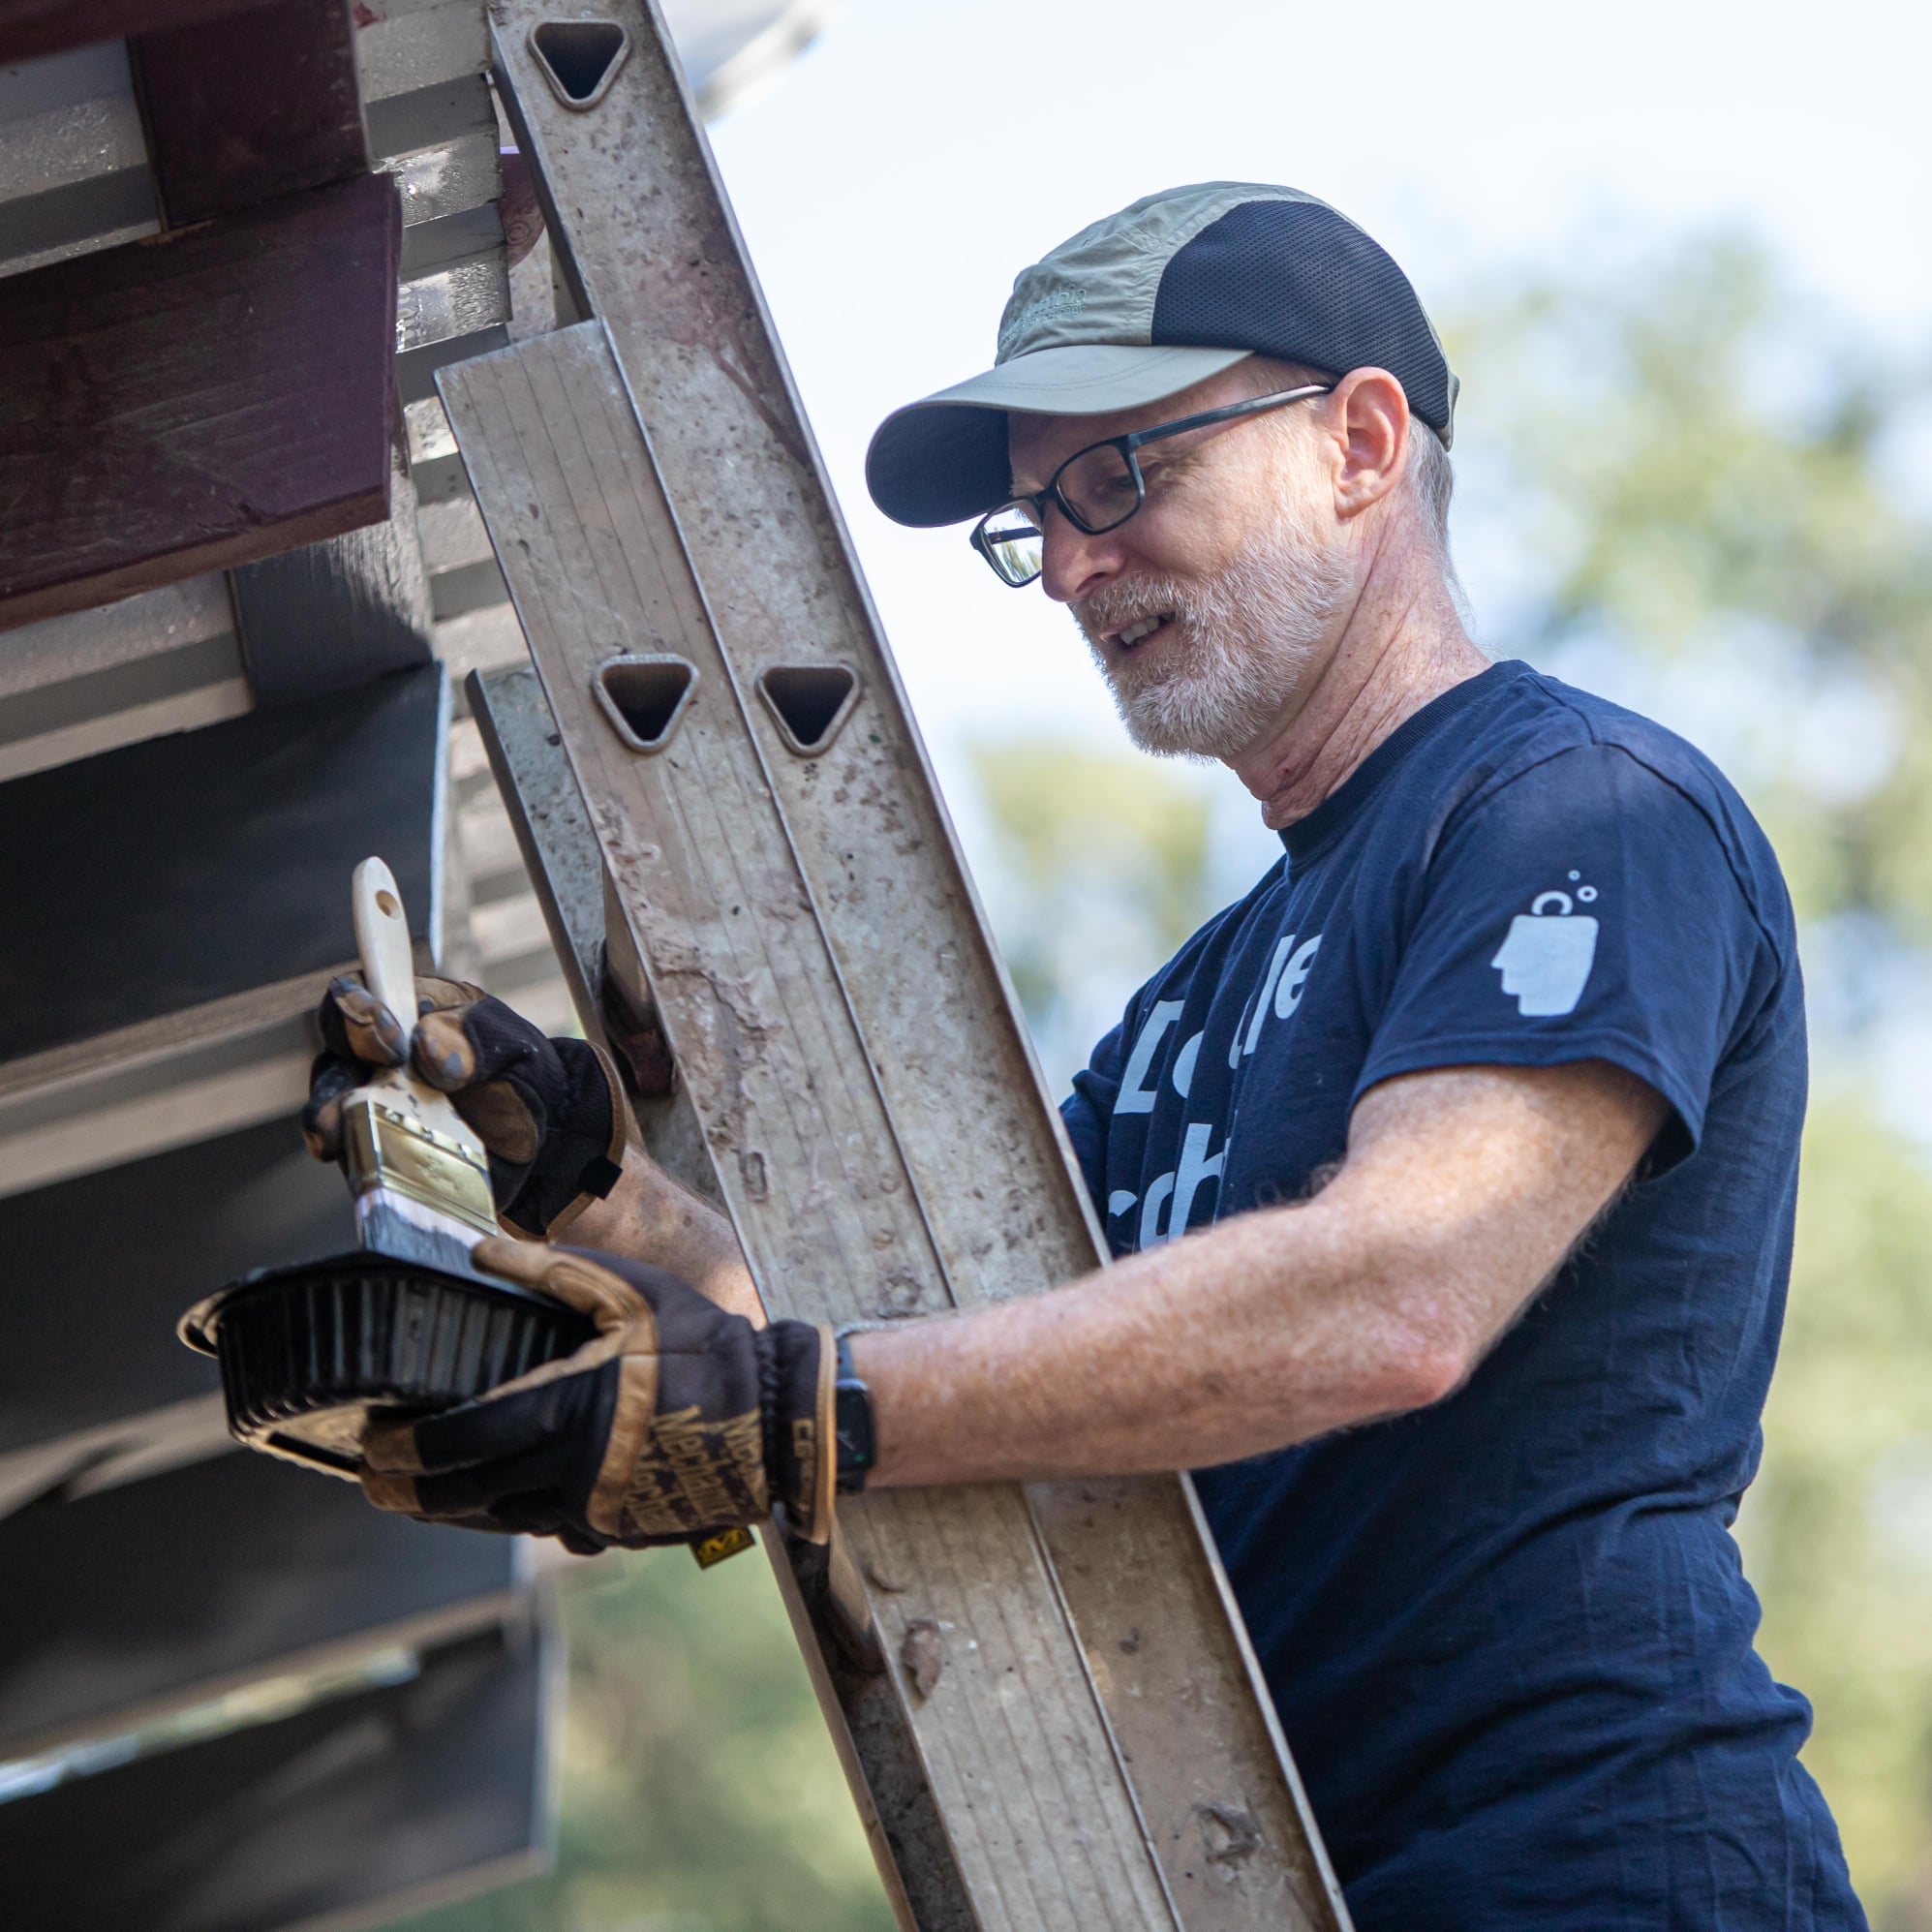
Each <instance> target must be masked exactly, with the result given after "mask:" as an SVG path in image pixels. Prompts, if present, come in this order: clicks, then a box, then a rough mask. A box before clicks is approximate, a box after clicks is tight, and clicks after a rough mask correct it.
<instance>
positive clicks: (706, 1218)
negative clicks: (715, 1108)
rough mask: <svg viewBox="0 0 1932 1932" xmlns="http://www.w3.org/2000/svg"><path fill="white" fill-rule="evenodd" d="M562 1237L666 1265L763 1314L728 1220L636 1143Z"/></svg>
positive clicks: (750, 1314)
mask: <svg viewBox="0 0 1932 1932" xmlns="http://www.w3.org/2000/svg"><path fill="white" fill-rule="evenodd" d="M562 1239H563V1241H564V1242H567V1244H568V1245H570V1246H573V1247H594V1248H601V1249H602V1250H603V1251H604V1252H605V1253H607V1254H617V1255H623V1256H625V1257H626V1258H627V1259H629V1260H632V1261H648V1262H651V1263H653V1264H654V1265H655V1266H657V1267H659V1268H665V1269H668V1270H669V1271H670V1272H671V1273H673V1274H678V1275H682V1276H683V1277H684V1279H685V1280H687V1281H689V1282H690V1284H691V1286H692V1287H693V1288H695V1289H697V1290H698V1291H699V1293H700V1294H702V1295H704V1296H706V1297H707V1298H708V1299H709V1300H711V1301H713V1302H716V1303H718V1305H719V1306H720V1307H721V1308H729V1309H730V1310H731V1311H732V1312H733V1313H734V1314H739V1315H744V1316H746V1317H747V1318H748V1319H750V1320H751V1321H753V1322H756V1323H758V1324H760V1325H761V1326H762V1325H763V1322H764V1319H765V1311H764V1309H763V1307H762V1306H761V1305H760V1303H759V1301H758V1293H757V1290H756V1289H755V1288H754V1287H753V1286H752V1285H751V1270H750V1269H748V1268H747V1267H746V1266H745V1257H744V1254H743V1252H742V1251H741V1250H740V1248H739V1246H738V1237H737V1236H736V1235H735V1234H734V1233H733V1232H732V1228H731V1223H730V1222H729V1221H728V1220H726V1219H725V1218H724V1216H723V1215H722V1214H721V1213H720V1212H719V1211H717V1209H715V1208H714V1207H712V1206H711V1204H710V1203H709V1202H708V1201H702V1200H700V1199H699V1198H698V1197H697V1196H696V1195H695V1194H693V1193H692V1192H691V1191H690V1189H689V1188H688V1187H684V1186H682V1185H680V1184H679V1183H678V1182H677V1181H673V1180H672V1179H671V1177H670V1176H669V1175H668V1174H666V1173H665V1172H664V1170H663V1169H662V1168H660V1167H659V1166H658V1165H657V1163H656V1162H654V1161H652V1160H650V1159H648V1158H647V1157H646V1156H644V1155H642V1154H640V1153H639V1152H638V1151H637V1150H636V1149H635V1148H629V1149H627V1150H626V1151H625V1156H624V1173H623V1175H622V1177H621V1178H620V1179H619V1181H618V1183H617V1185H616V1186H615V1187H613V1188H612V1189H611V1191H610V1194H609V1196H608V1197H607V1198H606V1199H604V1200H602V1201H593V1202H592V1203H591V1205H590V1206H589V1207H588V1208H586V1209H585V1210H584V1211H583V1212H582V1213H581V1214H579V1215H578V1216H577V1218H576V1220H575V1221H573V1222H572V1223H571V1224H570V1226H569V1227H568V1228H567V1229H566V1230H565V1231H564V1234H563V1236H562Z"/></svg>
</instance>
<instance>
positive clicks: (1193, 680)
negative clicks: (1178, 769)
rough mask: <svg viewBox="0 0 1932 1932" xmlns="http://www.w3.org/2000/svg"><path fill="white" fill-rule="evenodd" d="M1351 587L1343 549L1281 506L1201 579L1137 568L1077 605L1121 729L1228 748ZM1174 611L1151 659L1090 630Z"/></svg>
mask: <svg viewBox="0 0 1932 1932" xmlns="http://www.w3.org/2000/svg"><path fill="white" fill-rule="evenodd" d="M1353 588H1354V574H1353V571H1352V569H1351V567H1350V565H1349V560H1348V557H1347V555H1346V554H1345V553H1344V551H1343V550H1342V549H1341V548H1340V547H1339V546H1338V545H1335V544H1334V543H1333V542H1331V541H1328V540H1325V534H1324V533H1323V532H1322V531H1321V530H1319V529H1318V527H1317V526H1316V523H1315V520H1314V517H1313V516H1312V515H1311V514H1308V513H1306V512H1300V513H1298V512H1294V511H1288V510H1285V509H1284V511H1283V513H1282V515H1281V516H1280V518H1279V519H1278V520H1277V521H1276V522H1275V523H1274V525H1273V528H1272V529H1271V530H1270V531H1269V533H1268V535H1267V537H1265V538H1264V539H1262V540H1261V541H1259V542H1257V543H1255V544H1253V545H1251V546H1250V547H1249V548H1248V549H1247V550H1246V551H1244V552H1243V553H1242V555H1241V556H1240V557H1238V558H1237V559H1236V560H1235V561H1234V562H1233V563H1232V564H1230V565H1229V566H1228V567H1227V568H1226V569H1224V570H1222V571H1221V572H1219V573H1218V574H1217V575H1215V576H1212V577H1208V578H1205V579H1181V578H1175V577H1135V578H1133V579H1131V580H1129V581H1128V582H1125V583H1120V584H1111V585H1109V586H1108V587H1107V588H1106V589H1104V590H1100V591H1096V592H1095V593H1094V594H1093V595H1092V596H1091V597H1089V598H1083V599H1082V601H1081V602H1080V604H1079V605H1078V606H1076V608H1075V611H1074V622H1075V623H1076V624H1078V625H1079V627H1080V629H1081V633H1082V635H1083V636H1085V637H1086V639H1087V642H1088V645H1089V649H1091V651H1092V652H1093V655H1094V658H1095V659H1096V660H1097V661H1098V662H1099V665H1100V668H1101V670H1102V672H1103V673H1104V674H1105V676H1106V678H1107V681H1108V684H1109V685H1110V686H1111V687H1112V689H1113V692H1114V703H1115V705H1116V706H1117V707H1118V708H1119V713H1120V721H1121V722H1122V723H1123V724H1125V725H1126V727H1127V735H1128V737H1130V738H1131V739H1132V740H1133V741H1134V743H1135V744H1136V745H1138V746H1139V747H1140V748H1141V750H1142V751H1151V752H1154V753H1155V754H1156V755H1159V756H1167V757H1196V758H1221V759H1232V758H1234V757H1236V756H1238V755H1239V754H1240V753H1241V752H1242V751H1245V750H1246V749H1247V748H1248V747H1249V746H1250V745H1252V744H1253V743H1254V741H1255V739H1256V738H1258V737H1259V736H1260V735H1261V733H1262V732H1263V731H1264V730H1265V729H1266V728H1267V726H1268V724H1269V722H1270V721H1272V720H1273V717H1274V716H1275V714H1276V713H1277V712H1278V711H1279V710H1280V708H1281V705H1282V703H1283V701H1284V700H1285V699H1286V698H1287V697H1288V696H1289V695H1290V694H1291V693H1292V692H1293V691H1294V690H1295V688H1296V686H1297V685H1299V684H1300V683H1301V682H1302V678H1303V673H1304V672H1305V670H1306V668H1307V665H1308V661H1309V659H1310V658H1311V657H1312V656H1313V655H1314V652H1315V649H1316V647H1317V646H1318V645H1319V644H1320V643H1321V642H1322V640H1323V638H1324V637H1326V636H1327V635H1328V633H1329V630H1330V628H1331V626H1332V625H1333V623H1334V617H1335V614H1336V612H1337V611H1338V610H1339V609H1340V608H1341V606H1342V604H1343V603H1344V601H1345V600H1346V598H1348V596H1349V593H1350V592H1351V591H1352V590H1353ZM1164 610H1165V611H1172V612H1173V613H1174V625H1173V630H1172V634H1169V635H1166V636H1163V637H1162V638H1161V639H1160V642H1159V651H1160V656H1159V658H1158V659H1155V660H1152V661H1150V662H1149V663H1147V664H1142V663H1140V662H1138V661H1137V660H1136V659H1135V657H1134V656H1133V654H1131V653H1129V654H1128V655H1127V656H1126V657H1124V658H1122V659H1120V660H1119V663H1117V664H1114V665H1111V666H1110V665H1109V663H1108V661H1107V659H1106V657H1105V655H1104V654H1103V652H1102V651H1101V648H1100V646H1099V645H1098V643H1096V642H1095V638H1096V636H1097V635H1099V634H1102V633H1104V632H1106V631H1109V630H1113V629H1118V628H1119V626H1120V625H1122V624H1123V623H1131V622H1132V621H1133V620H1134V619H1135V618H1138V617H1143V616H1149V615H1151V614H1153V613H1154V612H1157V611H1164Z"/></svg>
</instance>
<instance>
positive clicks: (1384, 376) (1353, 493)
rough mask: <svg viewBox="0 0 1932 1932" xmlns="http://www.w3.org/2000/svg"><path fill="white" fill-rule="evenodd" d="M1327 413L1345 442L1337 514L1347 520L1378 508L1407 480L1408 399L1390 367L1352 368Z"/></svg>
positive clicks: (1337, 488)
mask: <svg viewBox="0 0 1932 1932" xmlns="http://www.w3.org/2000/svg"><path fill="white" fill-rule="evenodd" d="M1325 414H1327V415H1328V416H1329V419H1330V420H1331V422H1333V423H1334V432H1335V434H1336V435H1337V436H1338V437H1339V439H1340V442H1341V462H1340V465H1339V467H1338V468H1337V470H1336V472H1335V479H1334V487H1335V513H1336V514H1337V515H1338V516H1340V517H1342V518H1344V519H1346V518H1348V517H1352V516H1358V515H1360V514H1361V513H1362V511H1364V510H1365V509H1366V508H1368V506H1370V505H1371V504H1378V503H1380V502H1381V501H1382V499H1383V498H1384V497H1386V496H1387V495H1388V494H1389V493H1390V491H1391V490H1393V489H1394V488H1395V485H1396V484H1397V483H1398V482H1400V481H1401V479H1402V472H1403V470H1404V468H1405V467H1406V466H1407V462H1408V453H1409V399H1408V397H1407V396H1406V395H1405V394H1403V392H1402V385H1401V383H1398V382H1397V381H1396V380H1395V377H1393V376H1392V375H1390V373H1389V372H1388V370H1386V369H1351V370H1350V371H1349V372H1348V374H1347V375H1346V376H1344V377H1343V378H1342V379H1341V381H1340V382H1339V383H1336V384H1335V387H1334V395H1332V396H1331V397H1330V398H1329V406H1328V409H1327V411H1326V412H1325Z"/></svg>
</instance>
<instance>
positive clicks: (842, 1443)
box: [832, 1382, 875, 1487]
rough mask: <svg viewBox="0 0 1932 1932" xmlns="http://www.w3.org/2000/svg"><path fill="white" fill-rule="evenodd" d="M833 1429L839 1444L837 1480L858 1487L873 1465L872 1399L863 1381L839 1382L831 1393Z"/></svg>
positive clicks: (844, 1485) (842, 1483)
mask: <svg viewBox="0 0 1932 1932" xmlns="http://www.w3.org/2000/svg"><path fill="white" fill-rule="evenodd" d="M832 1430H833V1434H834V1435H835V1436H836V1437H837V1438H838V1444H839V1482H840V1484H841V1486H842V1487H858V1485H859V1483H861V1482H863V1480H864V1478H865V1473H866V1471H867V1470H868V1469H870V1468H871V1467H872V1466H873V1461H874V1454H875V1449H874V1439H873V1401H872V1396H871V1395H870V1394H869V1393H868V1391H867V1389H866V1385H865V1384H864V1383H863V1382H841V1383H838V1384H836V1385H835V1387H834V1389H833V1392H832Z"/></svg>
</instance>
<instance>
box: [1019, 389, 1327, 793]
mask: <svg viewBox="0 0 1932 1932" xmlns="http://www.w3.org/2000/svg"><path fill="white" fill-rule="evenodd" d="M1281 386H1283V387H1290V386H1293V384H1292V383H1291V382H1286V381H1284V382H1283V383H1282V384H1281ZM1254 393H1256V390H1255V385H1254V381H1253V378H1252V377H1251V376H1250V375H1248V374H1247V373H1245V371H1244V369H1242V368H1237V369H1233V370H1228V371H1225V372H1223V373H1222V374H1221V375H1219V376H1217V377H1215V378H1213V379H1212V380H1211V381H1210V382H1207V383H1201V384H1199V385H1198V386H1197V387H1195V388H1192V389H1189V390H1186V391H1184V392H1183V393H1181V394H1180V395H1177V396H1170V397H1167V398H1165V399H1164V400H1162V401H1161V402H1158V403H1155V404H1153V405H1151V406H1150V407H1149V408H1146V409H1141V410H1135V411H1131V412H1126V413H1123V414H1119V415H1112V416H1026V415H1014V416H1011V417H1009V418H1008V421H1009V431H1008V447H1009V452H1010V457H1011V462H1012V468H1013V482H1014V486H1015V489H1016V493H1019V494H1030V493H1032V492H1034V491H1037V490H1040V489H1042V488H1044V487H1045V485H1046V483H1047V480H1048V478H1049V477H1051V476H1052V475H1053V474H1054V472H1055V471H1056V470H1057V469H1058V467H1059V465H1060V464H1062V463H1063V462H1065V461H1066V459H1067V458H1068V457H1069V456H1071V455H1073V454H1074V453H1075V452H1076V451H1077V450H1081V449H1085V448H1086V447H1088V446H1089V445H1091V444H1094V443H1099V442H1102V441H1104V440H1105V439H1107V438H1108V437H1113V436H1120V435H1124V434H1126V433H1127V432H1129V431H1131V430H1136V429H1147V428H1151V427H1152V426H1153V425H1155V424H1156V423H1164V422H1173V421H1174V420H1176V419H1177V418H1178V417H1181V416H1184V415H1191V414H1195V413H1197V412H1199V411H1202V410H1210V409H1215V408H1218V407H1219V406H1220V405H1221V404H1223V403H1232V402H1241V401H1243V400H1244V399H1246V398H1247V397H1249V396H1251V395H1253V394H1254ZM1309 407H1310V406H1309V405H1307V404H1295V405H1290V406H1288V407H1287V408H1286V409H1284V410H1281V411H1278V412H1270V413H1268V414H1264V415H1261V416H1258V417H1250V418H1238V419H1237V420H1236V421H1234V422H1232V423H1225V424H1220V425H1217V426H1215V427H1213V428H1211V429H1207V430H1201V431H1196V432H1193V433H1190V434H1188V435H1186V436H1180V437H1172V438H1166V439H1163V440H1162V441H1160V442H1158V443H1152V444H1150V445H1147V446H1146V447H1145V448H1144V449H1142V450H1141V452H1140V462H1141V470H1142V474H1143V475H1144V476H1145V477H1146V479H1147V502H1146V504H1145V505H1144V506H1142V508H1141V510H1140V511H1139V513H1138V514H1136V515H1135V516H1133V517H1131V518H1130V519H1129V520H1128V521H1127V522H1125V523H1123V524H1121V525H1120V526H1119V529H1117V530H1110V531H1108V532H1107V533H1106V534H1105V535H1104V536H1100V537H1089V536H1087V535H1086V534H1085V533H1084V532H1082V531H1079V530H1077V529H1075V528H1074V526H1073V525H1072V524H1070V523H1069V522H1068V521H1067V520H1066V518H1065V517H1064V516H1062V515H1061V514H1060V512H1059V510H1058V508H1057V507H1055V506H1051V505H1050V506H1048V509H1047V517H1046V554H1045V568H1044V571H1043V573H1042V577H1041V583H1042V585H1043V587H1044V588H1045V590H1046V593H1047V595H1048V596H1049V597H1051V598H1055V599H1056V600H1057V601H1058V602H1062V603H1065V604H1066V605H1067V606H1068V607H1069V609H1070V610H1071V611H1072V613H1073V616H1074V620H1075V622H1076V623H1077V624H1078V625H1079V627H1080V629H1081V632H1082V634H1083V635H1084V636H1085V637H1086V639H1087V641H1088V644H1089V646H1090V648H1091V649H1092V652H1093V655H1094V657H1095V659H1097V660H1098V661H1099V664H1100V667H1101V669H1102V671H1103V672H1104V673H1105V674H1106V677H1107V680H1108V682H1109V684H1110V685H1111V686H1112V688H1113V691H1114V699H1115V702H1116V704H1117V705H1118V706H1119V711H1120V716H1121V718H1122V720H1123V721H1124V722H1125V723H1126V726H1127V730H1128V733H1129V735H1130V736H1131V737H1132V738H1133V740H1134V742H1135V743H1136V744H1137V745H1139V746H1140V747H1141V748H1142V749H1143V750H1144V751H1157V752H1169V753H1181V754H1191V755H1194V756H1198V757H1213V758H1222V759H1233V758H1235V757H1236V756H1238V755H1239V754H1240V753H1241V752H1242V751H1244V750H1245V749H1246V748H1247V747H1248V746H1249V745H1251V744H1252V743H1253V742H1254V741H1255V739H1256V738H1257V737H1258V736H1259V735H1260V734H1261V733H1262V732H1263V731H1264V730H1265V729H1266V728H1267V727H1268V726H1269V725H1270V723H1271V722H1272V721H1273V720H1274V719H1275V718H1276V717H1277V716H1278V715H1279V713H1280V710H1281V707H1282V705H1283V703H1284V702H1286V701H1287V700H1288V699H1290V698H1291V697H1292V696H1293V694H1294V692H1295V691H1296V690H1298V689H1300V688H1301V687H1302V686H1303V684H1304V683H1305V681H1306V680H1307V678H1308V676H1309V674H1310V669H1311V666H1313V665H1314V664H1315V663H1317V662H1318V661H1319V659H1320V658H1321V657H1322V655H1323V647H1324V645H1325V644H1328V643H1331V642H1332V641H1333V638H1332V632H1333V631H1334V629H1335V628H1336V624H1337V619H1338V613H1339V612H1341V611H1342V610H1343V609H1344V608H1345V606H1346V602H1347V598H1348V594H1349V592H1350V590H1351V589H1352V588H1353V581H1354V578H1353V565H1352V562H1351V558H1350V554H1349V552H1348V550H1347V548H1346V542H1345V536H1344V532H1343V529H1342V527H1341V525H1340V523H1339V522H1338V521H1337V519H1336V517H1335V515H1334V498H1333V491H1332V488H1331V485H1330V481H1329V473H1328V470H1327V469H1326V467H1325V465H1324V462H1323V460H1322V458H1323V445H1322V440H1321V438H1320V436H1319V433H1318V429H1317V425H1316V424H1315V423H1314V422H1312V421H1309V420H1307V419H1306V418H1305V417H1303V411H1305V410H1307V409H1308V408H1309ZM1298 418H1301V419H1300V420H1298Z"/></svg>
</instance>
